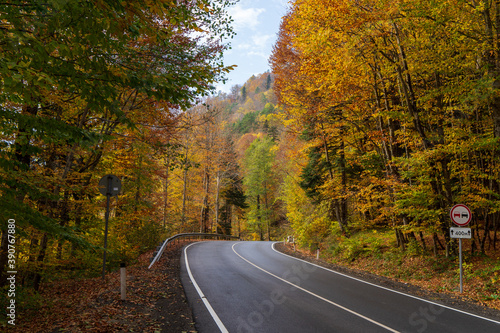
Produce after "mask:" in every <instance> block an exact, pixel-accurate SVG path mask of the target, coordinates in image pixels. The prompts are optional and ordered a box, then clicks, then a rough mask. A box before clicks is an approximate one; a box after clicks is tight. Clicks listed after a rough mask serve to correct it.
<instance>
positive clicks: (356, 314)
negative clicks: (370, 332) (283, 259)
mask: <svg viewBox="0 0 500 333" xmlns="http://www.w3.org/2000/svg"><path fill="white" fill-rule="evenodd" d="M237 244H239V243H234V244H233V246H232V249H233V252H234V253H236V255H238V256H239V257H240V258H241V259H243V260H245V261H246V262H247V263H249V264H250V265H252V266H254V267H256V268H258V269H260V270H261V271H263V272H265V273H267V274H269V275H271V276H273V277H275V278H277V279H278V280H280V281H283V282H285V283H287V284H289V285H291V286H293V287H295V288H297V289H299V290H302V291H303V292H306V293H308V294H309V295H312V296H314V297H317V298H319V299H320V300H322V301H325V302H327V303H330V304H332V305H334V306H336V307H338V308H340V309H342V310H344V311H347V312H349V313H351V314H353V315H355V316H358V317H360V318H362V319H364V320H367V321H369V322H371V323H373V324H375V325H377V326H380V327H382V328H385V329H386V330H388V331H390V332H394V333H399V331H396V330H395V329H392V328H390V327H388V326H385V325H384V324H382V323H379V322H378V321H375V320H373V319H371V318H368V317H365V316H363V315H362V314H359V313H357V312H356V311H353V310H351V309H348V308H346V307H344V306H342V305H340V304H337V303H335V302H332V301H330V300H329V299H327V298H324V297H322V296H320V295H317V294H315V293H313V292H311V291H309V290H307V289H304V288H302V287H300V286H298V285H296V284H293V283H291V282H289V281H287V280H285V279H283V278H281V277H279V276H277V275H274V274H273V273H271V272H268V271H266V270H265V269H264V268H262V267H259V266H257V265H256V264H254V263H253V262H251V261H249V260H248V259H246V258H244V257H242V256H241V255H240V254H239V253H238V252H236V250H235V249H234V247H235V245H237Z"/></svg>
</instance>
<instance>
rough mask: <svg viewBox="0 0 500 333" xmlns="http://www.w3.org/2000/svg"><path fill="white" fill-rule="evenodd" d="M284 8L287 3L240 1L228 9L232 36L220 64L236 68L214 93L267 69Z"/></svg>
mask: <svg viewBox="0 0 500 333" xmlns="http://www.w3.org/2000/svg"><path fill="white" fill-rule="evenodd" d="M287 8H288V1H287V0H240V1H239V2H238V3H237V4H236V5H234V6H232V7H231V8H230V9H229V14H230V15H231V16H232V17H233V19H234V22H233V27H234V29H235V31H236V36H235V37H234V38H233V39H232V40H230V43H231V47H232V49H230V50H228V51H226V52H225V54H224V65H226V66H230V65H237V66H238V67H236V69H234V70H233V71H231V72H230V73H229V74H228V75H227V78H228V80H227V82H226V84H223V83H222V82H221V83H219V84H218V85H217V87H216V88H217V91H219V90H221V91H223V92H229V91H230V89H231V87H232V86H234V85H236V84H239V85H243V84H244V83H245V82H246V81H247V80H248V79H249V78H250V77H251V76H252V75H257V74H261V73H264V72H266V71H267V70H270V67H269V60H268V59H269V56H270V55H271V51H272V48H273V45H274V43H275V42H276V38H277V34H278V31H279V26H280V23H281V17H282V16H283V15H285V13H286V10H287Z"/></svg>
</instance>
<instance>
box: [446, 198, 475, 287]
mask: <svg viewBox="0 0 500 333" xmlns="http://www.w3.org/2000/svg"><path fill="white" fill-rule="evenodd" d="M450 217H451V220H452V221H453V223H455V224H456V225H457V226H459V227H461V228H454V227H451V228H450V237H451V238H458V257H459V262H460V292H461V293H462V292H463V276H464V272H463V268H462V238H471V237H472V232H471V228H462V227H465V226H467V225H468V224H469V222H470V220H471V219H472V213H471V211H470V209H469V207H467V206H466V205H462V204H458V205H455V206H453V208H452V209H451V210H450Z"/></svg>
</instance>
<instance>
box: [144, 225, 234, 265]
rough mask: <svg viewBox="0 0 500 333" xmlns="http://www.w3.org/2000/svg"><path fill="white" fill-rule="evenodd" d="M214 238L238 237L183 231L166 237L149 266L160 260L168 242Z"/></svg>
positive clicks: (227, 238)
mask: <svg viewBox="0 0 500 333" xmlns="http://www.w3.org/2000/svg"><path fill="white" fill-rule="evenodd" d="M214 238H215V239H216V240H230V239H238V240H239V239H240V238H239V237H238V236H230V235H222V234H204V233H198V232H192V233H184V234H177V235H174V236H172V237H170V238H167V239H166V240H165V241H164V242H163V244H162V245H161V247H160V249H159V250H158V251H157V253H156V255H155V257H154V258H153V260H152V261H151V263H150V264H149V267H148V269H149V268H151V267H152V266H153V265H154V264H155V262H157V261H158V260H160V258H161V255H162V254H163V251H165V249H166V248H167V246H168V245H169V244H171V243H172V242H173V241H177V240H179V239H188V240H189V239H214Z"/></svg>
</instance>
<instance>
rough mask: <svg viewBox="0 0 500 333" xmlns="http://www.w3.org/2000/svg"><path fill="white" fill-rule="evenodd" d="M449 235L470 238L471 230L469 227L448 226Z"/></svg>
mask: <svg viewBox="0 0 500 333" xmlns="http://www.w3.org/2000/svg"><path fill="white" fill-rule="evenodd" d="M450 237H451V238H471V237H472V231H471V229H470V228H454V227H451V228H450Z"/></svg>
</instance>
